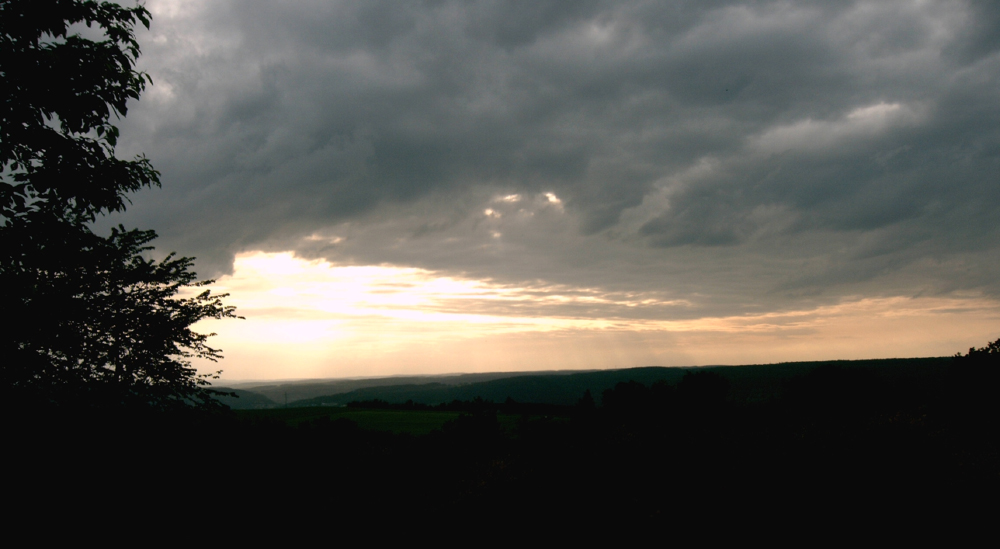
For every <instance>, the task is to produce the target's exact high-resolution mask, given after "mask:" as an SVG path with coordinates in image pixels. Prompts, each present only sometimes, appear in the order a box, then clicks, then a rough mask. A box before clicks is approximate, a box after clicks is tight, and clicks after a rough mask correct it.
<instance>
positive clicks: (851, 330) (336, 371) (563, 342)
mask: <svg viewBox="0 0 1000 549" xmlns="http://www.w3.org/2000/svg"><path fill="white" fill-rule="evenodd" d="M215 290H216V291H220V292H230V293H231V297H230V299H229V300H228V302H230V303H232V304H233V305H236V306H237V307H238V310H239V313H240V314H241V315H243V316H245V317H246V320H245V321H239V322H232V321H230V322H216V321H212V322H206V323H204V325H203V326H199V328H201V329H203V330H213V331H217V332H219V336H217V338H216V340H215V344H216V345H218V346H219V347H222V348H223V349H225V350H226V351H227V352H226V354H227V356H228V357H229V359H228V360H227V361H226V362H225V365H224V367H225V370H226V377H227V378H229V379H251V378H302V377H340V376H358V375H387V374H392V373H417V372H423V373H443V372H463V371H488V370H537V369H547V370H548V369H586V368H596V367H604V368H606V367H629V366H636V365H640V364H646V365H652V364H657V365H696V364H710V363H746V362H774V361H781V360H810V359H829V358H863V357H873V356H897V355H898V354H900V353H904V354H907V353H908V354H912V353H914V352H917V353H918V354H930V355H933V354H942V353H943V354H948V353H949V352H950V351H951V350H952V349H954V348H956V344H958V343H957V342H959V341H964V339H963V338H967V337H968V331H970V330H971V331H977V330H978V331H982V332H984V337H985V333H986V332H985V331H984V330H983V327H984V326H989V325H990V324H995V323H996V321H997V319H998V318H1000V315H998V314H997V308H996V304H995V303H993V302H991V301H988V300H983V299H980V298H973V297H970V298H967V299H956V298H900V297H894V298H883V299H873V298H858V299H853V300H845V301H844V302H842V303H840V304H837V305H832V306H822V307H817V308H813V309H809V310H794V311H784V312H769V313H763V314H755V315H739V316H726V317H709V316H701V317H699V316H695V317H693V318H692V317H691V316H690V312H691V310H692V309H697V307H698V304H697V302H695V301H692V300H668V299H663V298H662V297H660V296H657V295H654V294H623V293H620V292H619V293H615V292H604V291H601V290H600V289H596V288H572V287H568V286H563V285H552V284H545V283H544V282H542V281H537V282H536V283H534V284H530V285H523V286H513V285H503V284H497V283H494V282H492V281H489V280H473V279H463V278H456V277H449V276H441V275H439V274H437V273H434V272H432V271H428V270H424V269H416V268H403V267H394V266H385V265H382V266H372V265H369V266H355V265H335V264H331V263H329V262H327V261H320V260H316V261H309V260H305V259H301V258H298V257H295V256H294V255H293V254H292V253H263V252H254V253H245V254H240V255H238V256H237V259H236V264H235V269H234V273H233V274H232V275H231V276H226V277H223V278H222V279H220V280H219V282H218V284H217V285H216V286H215ZM873 332H877V333H879V334H881V336H880V338H878V339H873V338H871V337H870V334H871V333H873ZM957 348H961V347H960V346H959V347H957ZM583 350H586V352H582V351H583ZM921 351H922V353H921ZM206 367H207V365H206Z"/></svg>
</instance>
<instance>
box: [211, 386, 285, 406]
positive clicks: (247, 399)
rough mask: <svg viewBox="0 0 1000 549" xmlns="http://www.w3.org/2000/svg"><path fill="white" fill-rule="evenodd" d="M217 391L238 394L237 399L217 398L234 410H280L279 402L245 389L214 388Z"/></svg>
mask: <svg viewBox="0 0 1000 549" xmlns="http://www.w3.org/2000/svg"><path fill="white" fill-rule="evenodd" d="M213 389H215V390H217V391H224V392H227V393H236V397H231V396H217V397H215V398H216V399H217V400H219V401H220V402H222V403H223V404H225V405H226V406H229V407H230V408H232V409H233V410H266V409H268V408H278V407H279V405H278V403H277V402H275V401H273V400H271V399H269V398H267V397H266V396H264V395H262V394H260V393H255V392H253V391H247V390H244V389H231V388H229V387H213Z"/></svg>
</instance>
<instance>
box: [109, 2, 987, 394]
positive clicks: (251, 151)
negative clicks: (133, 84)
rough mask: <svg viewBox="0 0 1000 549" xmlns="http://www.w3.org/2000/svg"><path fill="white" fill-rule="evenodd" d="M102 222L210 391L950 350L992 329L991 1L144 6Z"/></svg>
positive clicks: (983, 339) (980, 340) (982, 340)
mask: <svg viewBox="0 0 1000 549" xmlns="http://www.w3.org/2000/svg"><path fill="white" fill-rule="evenodd" d="M146 6H147V8H148V9H149V10H150V11H151V12H152V14H153V20H152V26H151V29H150V30H149V31H146V30H145V29H141V31H140V32H139V33H138V38H139V41H140V45H141V47H142V56H141V58H140V60H139V65H138V66H139V69H140V70H142V71H145V72H147V73H148V74H149V75H150V76H151V78H152V80H153V85H151V86H149V87H147V89H146V91H145V93H144V94H143V96H142V97H141V99H140V100H139V101H138V102H132V103H131V104H130V105H129V111H128V115H127V117H126V118H124V119H123V120H121V121H120V123H119V127H120V128H121V131H122V137H121V139H120V140H119V145H118V149H117V154H118V155H119V156H120V157H122V158H132V157H134V156H135V155H137V154H145V155H146V156H147V157H148V158H149V159H150V160H151V161H152V163H153V165H154V166H155V167H156V168H157V169H158V170H159V171H160V172H161V174H162V175H161V181H162V188H157V189H151V190H143V191H140V192H138V193H136V194H134V195H132V196H131V197H130V198H131V200H132V204H131V206H130V207H129V208H128V210H127V212H126V213H124V214H120V215H115V216H113V217H109V218H107V219H104V220H102V221H101V223H102V224H103V225H102V226H104V227H107V226H110V225H111V224H118V223H123V224H125V225H126V226H129V227H133V226H134V227H139V228H143V229H155V230H156V231H157V233H158V234H159V235H160V238H159V239H158V240H157V241H156V242H155V244H156V245H157V252H156V253H159V254H166V253H167V252H170V251H176V252H177V253H179V254H180V255H183V256H193V257H196V258H197V260H196V270H197V271H198V273H199V275H201V276H202V277H204V278H213V279H215V280H216V283H215V285H214V286H213V287H214V288H215V291H218V292H228V293H229V294H230V295H229V297H228V298H227V299H226V303H227V304H231V305H236V306H237V308H238V313H239V314H241V315H242V316H244V317H245V320H227V321H208V322H203V323H201V324H199V325H198V326H197V328H198V329H199V330H200V331H206V332H215V333H217V335H216V336H215V337H213V338H212V340H211V342H212V344H213V346H216V347H219V348H221V349H223V351H224V353H223V354H224V355H225V356H226V359H225V360H224V361H222V362H220V363H219V364H217V365H213V364H199V367H200V368H202V369H203V370H204V371H208V370H210V369H211V370H214V369H220V368H221V369H223V371H224V373H223V379H224V380H225V379H228V380H252V379H301V378H319V377H357V376H383V375H396V374H421V373H424V374H435V373H450V372H483V371H527V370H561V369H572V370H577V369H593V368H626V367H633V366H648V365H663V366H693V365H708V364H748V363H772V362H782V361H795V360H829V359H858V358H884V357H912V356H946V355H953V354H955V353H957V352H963V351H966V350H968V348H969V347H972V346H976V347H980V346H983V345H985V344H986V343H987V342H989V341H992V340H994V339H996V338H998V337H1000V238H998V237H1000V215H998V214H997V205H998V204H1000V3H997V2H995V1H971V0H941V1H937V0H906V1H903V0H900V1H892V0H879V1H863V0H862V1H837V0H824V1H806V0H788V1H775V2H770V1H755V2H730V1H706V0H698V1H658V2H652V1H631V0H618V1H614V2H601V1H587V0H576V1H546V0H525V1H521V0H517V1H487V0H481V1H477V0H468V1H449V0H428V1H424V2H417V1H406V2H404V1H397V2H387V1H378V0H359V1H329V0H322V1H321V0H284V1H282V2H274V1H273V0H148V1H147V2H146Z"/></svg>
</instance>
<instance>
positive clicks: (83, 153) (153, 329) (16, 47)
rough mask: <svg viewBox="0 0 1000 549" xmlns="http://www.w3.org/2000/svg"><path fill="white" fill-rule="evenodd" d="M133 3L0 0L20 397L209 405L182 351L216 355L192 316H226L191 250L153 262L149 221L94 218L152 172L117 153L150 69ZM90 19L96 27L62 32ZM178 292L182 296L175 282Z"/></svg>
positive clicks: (4, 248)
mask: <svg viewBox="0 0 1000 549" xmlns="http://www.w3.org/2000/svg"><path fill="white" fill-rule="evenodd" d="M149 17H150V14H149V11H148V10H146V8H145V7H143V6H141V5H140V6H136V7H133V8H126V7H122V6H120V5H117V4H113V3H110V2H101V3H98V2H95V1H82V0H50V1H46V2H38V1H33V0H4V1H3V2H0V51H2V55H0V94H2V96H3V106H2V107H0V310H3V311H4V316H5V318H6V319H7V320H8V322H9V324H8V329H7V330H5V331H4V335H3V339H2V343H0V353H2V356H3V357H4V359H3V370H4V377H5V378H6V379H7V383H8V387H9V388H10V389H11V390H12V392H13V393H14V395H13V396H14V397H15V398H18V399H20V400H21V401H22V403H48V404H55V403H60V404H65V403H73V404H80V403H83V404H90V405H93V404H101V405H121V404H129V403H131V404H138V405H141V406H143V407H148V406H153V407H157V408H163V407H171V406H178V405H181V406H186V405H188V404H191V403H200V404H202V405H212V403H213V402H214V401H213V400H212V399H211V398H210V391H207V389H206V388H205V387H204V385H206V384H207V381H206V380H205V379H204V377H203V376H198V375H197V372H196V370H195V368H194V367H192V365H191V363H190V359H191V358H194V357H199V358H204V359H209V360H215V359H217V358H219V356H220V355H219V350H218V349H213V348H211V347H209V346H208V345H207V343H206V340H207V338H208V335H204V334H198V333H195V332H193V331H192V330H191V325H193V324H194V323H195V322H197V321H199V320H202V319H205V318H224V317H233V316H235V314H234V310H233V308H232V307H227V306H224V305H223V304H222V303H221V301H220V298H221V297H225V296H224V295H222V296H213V295H211V294H210V292H209V291H207V290H204V291H200V293H196V292H198V291H199V290H195V292H192V291H191V290H190V289H191V288H198V287H200V286H204V285H205V284H208V283H210V282H211V281H206V282H196V280H195V274H194V273H192V272H191V271H190V270H189V269H190V267H191V266H192V260H191V259H189V258H175V257H174V256H173V255H172V254H171V255H170V256H168V257H167V258H166V259H164V260H162V261H158V262H157V261H151V260H148V259H146V258H144V257H143V256H144V254H145V253H146V252H148V251H149V250H150V249H151V247H150V246H147V244H148V243H149V242H150V241H152V240H153V239H154V238H155V237H156V234H155V233H154V232H153V231H140V230H125V228H124V227H121V226H119V228H118V229H115V230H112V231H111V234H110V236H107V237H104V236H99V235H97V234H95V233H94V232H93V231H92V230H91V224H92V223H93V222H94V221H95V220H96V219H97V217H98V216H99V215H103V214H106V213H109V212H114V211H121V210H123V209H124V207H125V204H126V202H127V200H128V199H127V196H126V194H127V193H129V192H133V191H136V190H139V189H141V188H143V187H150V186H153V185H157V186H158V185H159V173H158V172H157V171H156V170H154V169H153V167H152V165H151V164H150V162H149V161H148V160H147V159H146V158H145V157H144V156H139V157H136V158H135V159H133V160H121V159H119V158H117V157H115V154H114V148H115V145H116V143H117V139H118V135H119V133H118V129H117V128H116V127H115V126H114V125H113V124H112V123H111V116H112V115H114V116H116V117H121V116H124V115H125V114H126V112H127V105H126V103H127V102H128V100H130V99H138V97H139V94H140V92H141V91H142V90H143V89H144V87H145V84H146V83H147V82H149V81H150V80H149V78H148V76H147V75H145V74H143V73H140V72H137V71H136V70H135V69H134V67H135V61H136V59H137V57H138V56H139V45H138V42H137V41H136V37H135V33H134V31H133V27H134V25H135V24H136V23H137V22H141V23H142V24H143V25H145V26H146V27H148V26H149ZM80 23H83V24H86V25H87V26H89V27H91V28H94V27H96V28H97V29H99V30H100V31H101V32H102V33H103V39H102V40H89V39H85V38H83V37H81V36H79V35H78V34H70V28H71V26H72V25H74V24H80ZM182 292H183V293H185V294H190V295H189V297H183V298H182V297H179V295H181V293H182Z"/></svg>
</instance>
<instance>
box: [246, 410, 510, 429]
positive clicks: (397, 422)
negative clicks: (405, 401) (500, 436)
mask: <svg viewBox="0 0 1000 549" xmlns="http://www.w3.org/2000/svg"><path fill="white" fill-rule="evenodd" d="M235 412H236V415H237V417H239V418H240V419H242V420H244V421H249V422H258V421H281V422H284V423H286V424H288V425H289V426H292V427H298V426H299V425H300V424H302V423H307V422H310V421H316V420H321V419H322V418H329V419H330V421H334V420H337V419H341V418H343V419H349V420H351V421H353V422H354V423H356V424H357V425H358V428H360V429H363V430H365V431H387V432H392V433H407V434H411V435H426V434H428V433H430V432H431V431H434V430H440V429H442V428H443V427H444V424H445V423H447V422H449V421H453V420H455V419H457V418H458V416H460V415H462V412H448V411H429V410H366V409H362V408H342V407H332V406H331V407H316V406H313V407H307V408H273V409H270V410H235ZM519 419H520V416H514V415H507V414H498V415H497V420H498V421H499V422H500V426H501V427H502V428H503V429H504V431H506V432H508V433H510V432H513V431H514V429H515V427H516V425H517V422H518V420H519Z"/></svg>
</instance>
